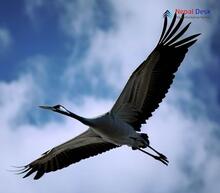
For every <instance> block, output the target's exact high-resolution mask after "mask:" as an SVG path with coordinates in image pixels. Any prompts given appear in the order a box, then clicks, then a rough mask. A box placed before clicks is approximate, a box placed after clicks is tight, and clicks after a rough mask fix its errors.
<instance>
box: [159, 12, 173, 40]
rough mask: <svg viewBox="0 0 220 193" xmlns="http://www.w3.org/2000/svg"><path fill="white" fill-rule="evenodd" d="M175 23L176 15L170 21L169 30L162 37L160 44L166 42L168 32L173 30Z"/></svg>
mask: <svg viewBox="0 0 220 193" xmlns="http://www.w3.org/2000/svg"><path fill="white" fill-rule="evenodd" d="M175 21H176V13H175V14H174V16H173V20H172V22H171V24H170V27H169V29H168V30H167V32H166V34H165V35H164V37H163V39H162V40H161V41H162V42H163V41H164V40H166V38H167V36H168V35H169V33H170V31H171V30H172V28H173V26H174V24H175Z"/></svg>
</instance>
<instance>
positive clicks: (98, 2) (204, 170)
mask: <svg viewBox="0 0 220 193" xmlns="http://www.w3.org/2000/svg"><path fill="white" fill-rule="evenodd" d="M0 2H1V6H0V114H1V116H0V123H1V129H0V151H1V159H0V170H1V172H0V181H1V183H0V192H1V193H3V192H4V193H17V192H23V193H30V192H31V193H44V192H53V193H60V192H65V193H70V192H71V193H73V192H74V193H81V192H97V193H103V192H109V193H120V192H122V191H123V192H127V193H140V192H141V193H144V192H150V193H177V192H178V193H185V192H187V193H195V192H200V193H206V192H210V193H216V192H218V190H219V189H220V184H219V179H220V119H219V115H220V110H219V109H220V108H219V107H220V84H219V81H220V78H219V74H220V62H219V59H220V55H219V48H220V44H219V41H220V39H219V30H220V28H219V23H220V15H219V9H220V7H219V4H218V2H217V1H216V2H215V1H205V0H187V1H186V0H172V1H171V0H169V1H164V0H161V1H155V0H149V1H146V0H138V1H134V0H105V1H104V0H90V1H86V0H75V1H74V0H54V1H49V0H20V1H16V0H9V1H8V0H1V1H0ZM175 9H194V10H195V9H200V10H206V11H207V10H208V11H209V12H210V13H209V14H207V15H201V14H199V15H196V14H195V13H194V14H193V15H191V18H186V19H185V23H188V22H190V21H191V22H192V25H191V28H190V30H189V32H187V34H194V33H202V35H201V36H200V37H199V41H198V42H197V43H196V44H195V45H194V46H193V47H192V48H191V49H190V51H189V52H188V54H187V56H186V58H185V60H184V62H183V63H182V65H181V67H180V68H179V71H178V73H176V79H175V81H174V84H173V85H172V87H171V89H170V91H169V93H168V95H167V97H166V99H165V100H164V101H163V103H162V104H161V105H160V108H159V109H158V110H157V111H156V112H155V113H154V116H153V117H152V118H151V119H150V120H149V121H148V123H147V125H145V126H143V131H144V132H147V133H148V134H149V137H150V141H151V144H152V146H153V147H155V148H156V149H158V150H160V151H161V152H163V153H164V154H165V155H166V156H167V157H168V158H169V160H170V164H169V166H168V167H165V166H164V165H162V164H161V163H159V162H157V161H155V160H153V159H151V158H150V157H147V156H146V155H145V154H142V153H141V152H137V151H131V150H130V149H129V148H127V147H122V148H119V149H115V150H112V151H109V152H107V153H105V154H102V155H100V156H97V157H94V158H91V159H88V160H85V161H82V162H80V163H77V164H75V165H73V166H70V167H68V168H66V169H63V170H61V171H58V172H56V173H50V174H47V175H45V176H44V177H43V178H42V179H40V180H39V181H34V180H32V178H27V179H22V178H21V177H22V176H18V175H14V173H12V172H9V171H8V170H9V169H11V166H13V165H25V164H27V163H28V162H30V161H32V160H33V159H35V158H37V157H38V156H39V155H40V154H41V153H43V152H45V151H46V150H48V149H49V148H51V147H53V146H55V145H58V144H60V143H62V142H64V141H65V140H67V139H70V138H72V137H73V136H75V135H77V134H79V133H80V132H82V131H84V130H85V129H86V127H85V126H83V125H81V124H80V123H78V122H77V121H75V120H71V119H69V118H66V117H62V116H60V115H57V114H55V113H52V112H47V111H43V110H40V109H39V108H37V106H38V105H42V104H51V105H53V104H63V105H65V106H66V107H68V108H69V109H71V110H72V111H74V112H76V113H78V114H80V115H83V116H86V117H92V116H96V115H99V114H102V113H104V112H105V111H108V110H109V109H110V108H111V106H112V105H113V104H114V101H115V100H116V98H117V96H118V95H119V93H120V91H121V90H122V88H123V86H124V84H125V82H126V80H127V79H128V77H129V75H130V74H131V73H132V71H133V70H134V69H135V68H136V67H137V66H138V64H140V63H141V62H142V61H143V60H144V59H145V58H146V57H147V56H148V54H149V53H150V52H151V51H152V49H153V48H154V46H155V45H156V43H157V41H158V38H159V36H160V33H161V30H162V25H163V17H162V14H163V13H164V11H166V10H169V11H170V12H171V14H173V13H174V11H175ZM188 16H189V15H188ZM204 16H205V18H204ZM170 20H171V19H169V21H170Z"/></svg>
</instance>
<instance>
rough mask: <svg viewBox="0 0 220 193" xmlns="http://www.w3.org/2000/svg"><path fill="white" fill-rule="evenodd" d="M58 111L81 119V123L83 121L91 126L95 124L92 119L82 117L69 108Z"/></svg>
mask: <svg viewBox="0 0 220 193" xmlns="http://www.w3.org/2000/svg"><path fill="white" fill-rule="evenodd" d="M57 113H61V114H63V115H67V116H69V117H71V118H74V119H76V120H78V121H80V122H81V123H83V124H85V125H87V126H90V127H92V126H93V124H92V122H91V120H90V119H87V118H84V117H81V116H79V115H77V114H75V113H73V112H70V111H68V110H66V111H57Z"/></svg>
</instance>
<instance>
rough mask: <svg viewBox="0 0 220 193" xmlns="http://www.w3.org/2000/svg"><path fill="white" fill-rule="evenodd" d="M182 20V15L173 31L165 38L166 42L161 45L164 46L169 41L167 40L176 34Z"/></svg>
mask: <svg viewBox="0 0 220 193" xmlns="http://www.w3.org/2000/svg"><path fill="white" fill-rule="evenodd" d="M183 19H184V14H182V16H181V18H180V20H179V22H178V23H177V24H176V26H175V27H174V29H173V30H172V31H171V33H170V34H169V35H168V37H167V38H166V40H164V41H163V42H162V43H163V44H165V43H166V42H167V41H169V39H170V38H171V37H172V36H173V35H174V34H175V33H176V32H177V30H178V29H179V28H180V26H181V24H182V23H183Z"/></svg>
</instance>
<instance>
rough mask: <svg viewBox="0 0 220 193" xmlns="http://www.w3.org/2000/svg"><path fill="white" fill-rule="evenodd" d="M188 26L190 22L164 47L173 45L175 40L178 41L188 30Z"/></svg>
mask: <svg viewBox="0 0 220 193" xmlns="http://www.w3.org/2000/svg"><path fill="white" fill-rule="evenodd" d="M190 24H191V22H190V23H188V24H187V25H186V26H185V27H184V28H183V29H182V30H181V31H180V32H179V33H178V34H177V35H176V36H175V37H174V38H172V39H171V40H170V41H168V42H167V43H165V45H170V44H172V43H174V42H175V41H176V40H177V39H179V38H180V37H181V36H182V35H183V34H184V33H185V32H186V30H187V29H188V28H189V26H190Z"/></svg>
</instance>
